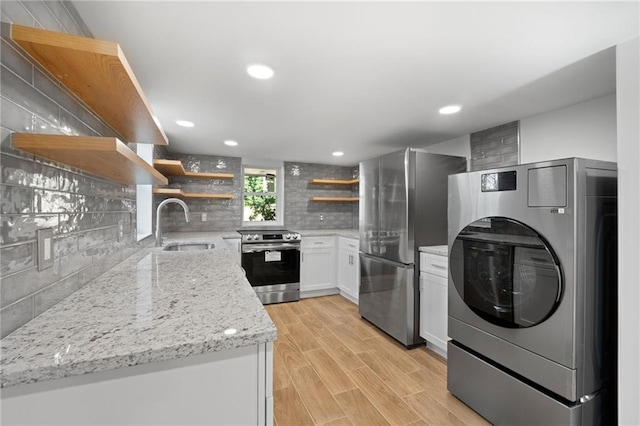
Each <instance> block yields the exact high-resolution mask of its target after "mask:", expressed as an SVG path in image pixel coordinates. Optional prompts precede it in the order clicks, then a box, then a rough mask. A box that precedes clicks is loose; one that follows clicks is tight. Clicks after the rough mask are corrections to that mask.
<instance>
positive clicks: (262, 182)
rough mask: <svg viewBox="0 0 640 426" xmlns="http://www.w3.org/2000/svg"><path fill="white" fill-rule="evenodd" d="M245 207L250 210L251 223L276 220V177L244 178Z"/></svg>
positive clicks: (250, 176)
mask: <svg viewBox="0 0 640 426" xmlns="http://www.w3.org/2000/svg"><path fill="white" fill-rule="evenodd" d="M244 192H245V196H244V206H245V209H246V208H249V209H250V214H249V220H250V221H267V220H276V196H275V194H273V195H272V194H271V193H272V192H275V176H274V175H266V176H252V175H249V176H246V175H245V177H244Z"/></svg>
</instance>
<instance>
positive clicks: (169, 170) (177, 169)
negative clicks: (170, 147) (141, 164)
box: [153, 160, 233, 179]
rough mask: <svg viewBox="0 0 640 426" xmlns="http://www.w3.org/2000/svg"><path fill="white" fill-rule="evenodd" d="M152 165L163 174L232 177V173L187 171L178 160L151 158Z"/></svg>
mask: <svg viewBox="0 0 640 426" xmlns="http://www.w3.org/2000/svg"><path fill="white" fill-rule="evenodd" d="M153 166H154V167H155V168H156V170H158V171H159V172H160V173H162V174H163V175H165V176H187V177H195V178H210V179H233V174H232V173H200V172H188V171H186V170H185V169H184V166H183V165H182V162H181V161H179V160H153Z"/></svg>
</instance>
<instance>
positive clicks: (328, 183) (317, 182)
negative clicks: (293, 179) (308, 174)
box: [311, 179, 360, 185]
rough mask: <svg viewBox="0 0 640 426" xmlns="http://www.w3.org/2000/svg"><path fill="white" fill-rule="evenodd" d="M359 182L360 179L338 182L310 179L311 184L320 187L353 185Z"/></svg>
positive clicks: (335, 180)
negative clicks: (319, 185) (320, 185)
mask: <svg viewBox="0 0 640 426" xmlns="http://www.w3.org/2000/svg"><path fill="white" fill-rule="evenodd" d="M358 182H360V179H350V180H340V179H311V183H316V184H322V185H354V184H356V183H358Z"/></svg>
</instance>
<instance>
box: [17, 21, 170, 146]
mask: <svg viewBox="0 0 640 426" xmlns="http://www.w3.org/2000/svg"><path fill="white" fill-rule="evenodd" d="M11 39H12V40H13V41H14V42H15V43H17V44H18V45H19V46H20V47H21V48H22V49H24V51H25V52H27V53H28V54H29V55H30V56H31V57H32V58H33V59H34V60H35V61H37V62H38V63H39V64H40V65H41V66H42V67H43V68H44V69H46V70H47V71H48V72H49V73H50V74H51V75H52V76H53V77H54V78H55V79H56V80H58V81H59V82H60V83H62V84H63V85H64V86H65V87H66V88H67V89H69V90H70V91H71V92H72V93H73V94H75V95H76V96H77V97H78V98H79V99H80V100H81V101H82V102H83V103H84V104H85V105H86V106H87V107H89V109H91V110H92V111H93V112H95V113H96V114H97V115H98V116H99V117H100V118H102V119H103V120H104V121H105V122H106V123H107V124H109V125H110V126H111V127H112V128H113V130H115V131H116V133H117V134H118V135H119V136H120V137H121V139H123V140H125V141H127V142H136V143H153V144H155V145H167V144H168V143H169V142H168V139H167V136H166V135H165V133H164V132H163V130H162V128H161V127H160V125H159V123H158V122H157V120H156V119H155V117H154V116H153V113H152V112H151V108H150V107H149V105H148V103H147V100H146V98H145V96H144V93H143V92H142V89H141V88H140V84H139V83H138V80H137V79H136V77H135V75H134V74H133V71H132V70H131V67H130V65H129V62H128V61H127V59H126V58H125V56H124V53H123V52H122V49H121V48H120V46H119V45H118V44H117V43H113V42H109V41H102V40H96V39H93V38H87V37H80V36H76V35H71V34H62V33H58V32H55V31H47V30H41V29H38V28H31V27H24V26H21V25H12V26H11Z"/></svg>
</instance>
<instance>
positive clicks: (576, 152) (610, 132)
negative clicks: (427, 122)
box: [424, 93, 617, 169]
mask: <svg viewBox="0 0 640 426" xmlns="http://www.w3.org/2000/svg"><path fill="white" fill-rule="evenodd" d="M480 130H483V129H478V131H480ZM469 140H470V135H464V136H461V137H459V138H455V139H450V140H448V141H445V142H441V143H439V144H436V145H431V146H427V147H425V148H424V149H426V150H428V151H429V152H433V153H436V154H449V155H462V156H465V157H467V158H468V159H470V158H471V147H470V146H469ZM616 140H617V138H616V95H615V93H612V94H610V95H606V96H602V97H600V98H596V99H591V100H588V101H585V102H581V103H579V104H575V105H571V106H568V107H565V108H561V109H557V110H554V111H550V112H546V113H544V114H540V115H535V116H532V117H525V118H522V119H520V163H522V164H524V163H532V162H535V161H544V160H553V159H557V158H567V157H583V158H592V159H595V160H605V161H616V158H617V154H616V149H617V148H616ZM467 169H468V167H467Z"/></svg>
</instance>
